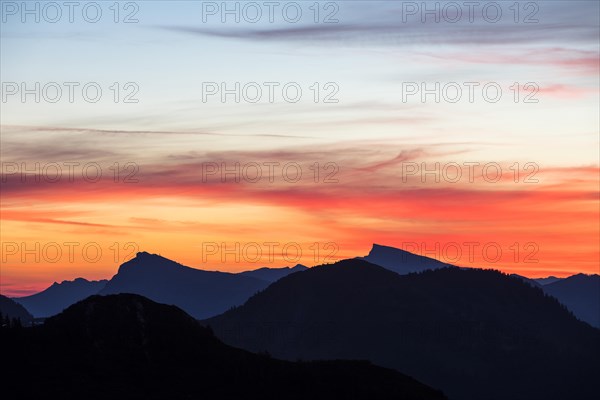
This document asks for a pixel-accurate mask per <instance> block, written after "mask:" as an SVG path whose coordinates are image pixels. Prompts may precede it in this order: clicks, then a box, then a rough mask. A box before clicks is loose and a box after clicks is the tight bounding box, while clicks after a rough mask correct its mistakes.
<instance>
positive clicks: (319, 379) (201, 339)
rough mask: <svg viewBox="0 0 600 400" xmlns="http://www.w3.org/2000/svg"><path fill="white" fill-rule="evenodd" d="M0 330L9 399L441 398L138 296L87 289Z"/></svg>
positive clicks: (395, 377) (388, 373) (389, 376)
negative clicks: (286, 356)
mask: <svg viewBox="0 0 600 400" xmlns="http://www.w3.org/2000/svg"><path fill="white" fill-rule="evenodd" d="M0 335H1V336H2V341H3V343H10V346H6V348H5V349H4V353H3V359H4V360H5V362H6V363H7V365H8V367H7V368H6V369H5V371H4V372H3V386H2V392H3V393H4V394H5V395H8V398H17V397H18V398H32V399H33V398H60V399H70V398H78V399H79V398H82V397H84V398H86V399H106V398H126V399H190V398H197V399H200V398H202V399H307V400H309V399H311V400H312V399H327V400H329V399H333V398H348V399H350V398H351V399H364V400H370V399H406V400H438V399H439V400H441V399H444V398H445V397H444V396H443V395H442V394H441V393H439V392H436V391H434V390H432V389H430V388H428V387H426V386H425V385H422V384H420V383H419V382H417V381H415V380H413V379H411V378H409V377H407V376H404V375H402V374H400V373H398V372H395V371H393V370H389V369H385V368H380V367H375V366H373V365H370V364H369V363H367V362H360V361H322V362H295V363H293V362H286V361H280V360H275V359H272V358H271V357H269V356H266V355H262V356H261V355H256V354H252V353H249V352H246V351H243V350H239V349H234V348H232V347H229V346H227V345H225V344H223V343H222V342H220V341H219V340H218V339H217V338H215V337H214V336H213V334H212V332H211V331H210V330H209V329H206V328H204V327H202V326H200V325H199V323H198V322H197V321H196V320H194V319H193V318H192V317H190V316H189V315H187V314H185V313H184V312H183V311H182V310H180V309H178V308H176V307H173V306H166V305H162V304H157V303H154V302H152V301H150V300H148V299H146V298H144V297H141V296H137V295H113V296H93V297H90V298H88V299H86V300H84V301H82V302H79V303H77V304H75V305H73V306H71V307H69V308H68V309H67V310H66V311H64V312H63V313H61V314H59V315H57V316H55V317H52V318H50V319H48V320H47V321H46V322H45V324H44V325H43V326H38V327H34V328H27V329H26V328H21V329H0ZM21 378H25V379H26V381H27V382H30V383H31V384H30V385H26V386H25V385H23V383H22V382H23V380H22V379H21Z"/></svg>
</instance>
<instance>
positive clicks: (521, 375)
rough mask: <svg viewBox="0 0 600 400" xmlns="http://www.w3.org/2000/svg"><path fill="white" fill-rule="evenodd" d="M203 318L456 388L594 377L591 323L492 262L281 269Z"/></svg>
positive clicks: (259, 343)
mask: <svg viewBox="0 0 600 400" xmlns="http://www.w3.org/2000/svg"><path fill="white" fill-rule="evenodd" d="M206 323H208V324H210V326H211V327H212V328H213V329H214V331H215V334H216V335H217V336H218V337H219V338H221V339H223V340H224V341H225V342H226V343H228V344H231V345H233V346H236V347H241V348H244V349H248V350H251V351H268V352H269V353H271V354H272V355H273V356H275V357H281V358H286V359H294V360H295V359H298V358H300V359H304V360H311V359H323V358H360V359H368V360H370V361H372V362H373V363H375V364H378V365H382V366H386V367H392V368H395V369H397V370H399V371H401V372H403V373H406V374H408V375H410V376H413V377H415V378H417V379H418V380H420V381H422V382H425V383H426V384H428V385H431V386H433V387H435V388H439V389H442V390H443V391H444V392H445V393H446V394H447V395H448V396H449V398H451V399H456V400H466V399H469V400H471V399H473V400H482V399H486V400H495V399H498V400H505V399H511V400H518V399H527V400H536V399H539V400H551V399H556V400H564V399H566V398H573V399H575V398H576V399H578V400H584V399H592V398H595V396H596V395H597V393H598V390H599V389H600V388H599V387H598V383H597V382H598V381H597V377H598V376H599V375H600V367H599V364H598V362H597V357H598V355H599V354H600V331H599V330H596V329H593V328H591V327H590V326H589V325H587V324H585V323H582V322H580V321H578V320H577V319H575V318H574V317H573V315H572V314H571V313H570V312H569V311H567V310H566V308H565V307H564V306H562V305H561V304H560V303H558V301H556V300H555V299H553V298H551V297H549V296H546V295H545V294H544V293H543V292H542V291H541V290H540V289H538V288H534V287H532V286H531V285H529V284H526V283H524V282H522V281H521V280H520V279H518V278H512V277H509V276H507V275H504V274H501V273H499V272H496V271H491V270H477V269H459V268H443V269H437V270H431V271H426V272H423V273H420V274H410V275H403V276H401V275H398V274H396V273H394V272H391V271H388V270H386V269H384V268H381V267H379V266H377V265H373V264H370V263H368V262H366V261H364V260H360V259H353V260H344V261H341V262H339V263H336V264H333V265H325V266H320V267H313V268H311V269H309V270H307V271H304V272H300V273H296V274H292V275H289V276H287V277H285V278H282V279H281V280H279V281H277V282H275V283H274V284H272V285H271V286H269V287H268V288H267V289H266V290H264V291H263V292H261V293H259V294H257V295H255V296H253V297H252V298H250V299H249V300H248V302H246V304H244V305H243V306H241V307H238V308H236V309H234V310H231V311H229V312H226V313H225V314H223V315H221V316H218V317H215V318H212V319H209V320H207V321H206Z"/></svg>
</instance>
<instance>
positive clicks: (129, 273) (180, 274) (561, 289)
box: [14, 244, 600, 328]
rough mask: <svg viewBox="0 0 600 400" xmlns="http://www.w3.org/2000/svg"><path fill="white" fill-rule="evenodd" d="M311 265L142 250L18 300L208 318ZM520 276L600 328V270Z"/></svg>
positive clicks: (430, 264)
mask: <svg viewBox="0 0 600 400" xmlns="http://www.w3.org/2000/svg"><path fill="white" fill-rule="evenodd" d="M363 259H365V260H367V261H370V262H372V263H374V264H378V265H381V266H383V267H384V268H386V269H389V270H391V271H394V272H397V273H399V274H401V275H402V274H407V273H410V272H419V271H425V270H429V269H439V268H445V267H448V266H451V265H449V264H446V263H443V262H441V261H438V260H435V259H432V258H428V257H422V256H419V255H416V254H412V253H410V252H407V251H404V250H401V249H396V248H393V247H389V246H381V245H378V244H374V245H373V248H372V249H371V251H370V252H369V255H367V256H366V257H363ZM306 269H307V267H305V266H303V265H296V266H295V267H293V268H290V267H285V268H259V269H256V270H252V271H245V272H240V273H237V274H231V273H225V272H216V271H203V270H198V269H195V268H189V267H186V266H183V265H181V264H179V263H176V262H174V261H171V260H169V259H167V258H164V257H161V256H158V255H154V254H149V253H146V252H141V253H138V254H137V256H136V257H135V258H134V259H132V260H131V261H128V262H126V263H124V264H123V265H121V267H120V268H119V271H118V273H117V274H116V275H115V276H114V277H113V278H112V279H111V280H110V281H108V282H107V281H87V280H85V279H81V278H78V279H75V280H74V281H64V282H62V283H60V284H59V283H55V284H53V285H52V286H51V287H49V288H48V289H46V290H44V291H43V292H40V293H38V294H35V295H32V296H27V297H21V298H15V299H14V300H15V301H17V302H18V303H20V304H22V305H24V306H25V308H27V310H29V312H31V313H32V314H33V316H34V317H48V316H51V315H55V314H57V313H58V312H60V311H62V310H63V309H65V308H66V307H68V306H69V305H71V304H73V303H75V302H77V301H79V300H82V299H84V298H86V297H88V296H90V295H93V294H98V293H100V294H116V293H136V294H140V295H143V296H146V297H148V298H151V299H153V300H156V301H158V302H163V303H166V304H174V305H177V306H179V307H180V308H183V309H184V310H185V311H186V312H188V313H189V314H191V315H192V316H194V317H196V318H208V317H212V316H215V315H218V314H221V313H222V312H224V311H226V310H228V309H229V308H230V307H233V306H238V305H241V304H243V303H244V302H245V301H246V300H247V299H248V298H249V297H250V296H252V295H253V294H254V293H256V292H257V291H258V290H262V289H264V288H266V287H267V286H268V285H269V284H271V283H272V282H275V281H277V280H278V279H281V278H282V277H284V276H287V275H289V274H292V273H297V272H302V271H305V270H306ZM515 276H517V275H515ZM520 278H521V279H523V280H525V281H527V282H529V283H530V284H531V285H533V286H539V287H541V288H542V289H543V290H544V291H546V292H547V293H549V294H551V295H553V296H555V297H556V298H557V299H558V300H559V301H561V302H562V303H563V304H564V305H566V306H567V307H568V308H569V309H570V310H571V311H573V312H574V314H575V315H576V316H577V317H578V318H579V319H581V320H583V321H586V322H588V323H590V324H592V325H593V326H596V327H599V328H600V316H599V314H600V304H599V303H600V302H599V300H598V299H599V297H600V276H598V275H591V276H590V275H582V274H580V275H576V276H574V277H572V278H568V279H558V278H554V282H553V283H549V281H543V283H541V282H538V280H533V279H529V278H525V277H520ZM563 281H564V282H563Z"/></svg>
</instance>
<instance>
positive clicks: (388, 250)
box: [362, 244, 454, 275]
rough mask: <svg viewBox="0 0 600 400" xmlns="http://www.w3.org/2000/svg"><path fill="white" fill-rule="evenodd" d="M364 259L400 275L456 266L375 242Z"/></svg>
mask: <svg viewBox="0 0 600 400" xmlns="http://www.w3.org/2000/svg"><path fill="white" fill-rule="evenodd" d="M362 259H363V260H366V261H368V262H370V263H373V264H376V265H379V266H381V267H383V268H386V269H389V270H390V271H394V272H396V273H398V274H400V275H405V274H409V273H411V272H419V271H425V270H428V269H438V268H445V267H454V265H451V264H446V263H443V262H441V261H439V260H436V259H434V258H429V257H425V256H420V255H417V254H413V253H411V252H409V251H406V250H402V249H397V248H395V247H390V246H382V245H380V244H373V247H372V248H371V251H370V252H369V254H368V255H367V256H366V257H362Z"/></svg>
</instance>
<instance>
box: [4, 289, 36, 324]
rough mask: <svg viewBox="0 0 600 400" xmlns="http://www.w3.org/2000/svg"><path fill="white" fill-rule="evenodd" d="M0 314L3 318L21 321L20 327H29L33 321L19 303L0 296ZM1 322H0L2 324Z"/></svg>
mask: <svg viewBox="0 0 600 400" xmlns="http://www.w3.org/2000/svg"><path fill="white" fill-rule="evenodd" d="M0 314H2V317H3V318H6V317H8V318H10V319H11V320H12V319H13V318H15V319H18V320H20V321H21V324H22V325H30V324H31V321H32V320H33V316H32V315H31V314H30V313H29V311H27V309H25V307H23V306H22V305H20V304H19V303H17V302H16V301H14V300H13V299H11V298H8V297H6V296H3V295H1V294H0ZM2 322H3V321H0V324H2Z"/></svg>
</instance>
